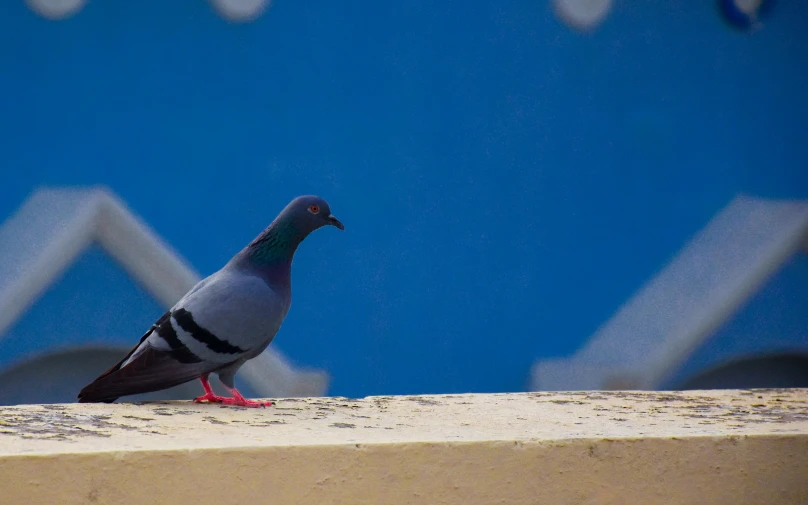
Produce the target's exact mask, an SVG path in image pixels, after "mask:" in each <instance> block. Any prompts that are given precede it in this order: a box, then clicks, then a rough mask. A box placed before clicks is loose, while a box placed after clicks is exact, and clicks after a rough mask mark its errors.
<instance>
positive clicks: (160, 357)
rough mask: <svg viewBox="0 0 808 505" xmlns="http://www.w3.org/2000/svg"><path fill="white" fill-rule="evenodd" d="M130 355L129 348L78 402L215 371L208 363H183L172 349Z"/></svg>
mask: <svg viewBox="0 0 808 505" xmlns="http://www.w3.org/2000/svg"><path fill="white" fill-rule="evenodd" d="M131 355H132V353H131V352H130V353H129V354H128V355H127V356H126V357H125V358H123V359H122V360H121V361H120V362H119V363H117V364H116V365H115V366H113V367H112V368H110V369H109V370H107V371H106V372H104V373H102V374H101V375H100V376H99V377H98V378H97V379H95V380H94V381H93V382H91V383H90V384H88V385H87V386H85V387H84V389H82V390H81V391H80V392H79V395H78V401H79V403H96V402H105V403H110V402H113V401H115V400H117V399H118V398H120V397H121V396H129V395H136V394H140V393H151V392H153V391H160V390H162V389H168V388H170V387H174V386H178V385H180V384H183V383H185V382H188V381H191V380H194V379H197V378H199V377H201V376H202V375H203V374H206V373H209V372H212V371H214V370H212V369H211V364H209V363H205V362H197V363H182V362H180V361H178V360H177V359H175V358H174V357H173V356H172V355H171V353H170V352H166V351H159V350H156V349H153V348H148V349H145V350H144V351H143V352H141V353H139V354H138V355H137V357H136V358H135V359H133V360H131V361H129V362H127V360H128V359H129V357H130V356H131ZM124 363H126V364H125V365H124Z"/></svg>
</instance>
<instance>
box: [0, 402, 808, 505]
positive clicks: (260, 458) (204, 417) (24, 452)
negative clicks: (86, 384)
mask: <svg viewBox="0 0 808 505" xmlns="http://www.w3.org/2000/svg"><path fill="white" fill-rule="evenodd" d="M0 503H2V504H57V503H58V504H78V503H99V504H101V503H110V504H113V503H114V504H118V503H168V504H185V503H189V504H194V505H199V504H206V503H215V504H225V503H238V504H241V505H243V504H249V503H278V504H286V503H301V504H317V505H324V504H330V503H345V504H365V503H368V504H371V503H373V504H376V503H396V504H406V503H413V504H433V503H446V504H463V505H474V504H489V503H509V504H511V503H512V504H538V503H541V504H556V503H558V504H562V503H563V504H573V503H574V504H578V503H581V504H625V503H642V504H644V505H647V504H657V503H659V504H666V505H669V504H679V503H682V504H684V503H687V504H694V503H705V504H707V503H709V504H722V503H728V504H729V503H731V504H733V505H737V504H775V503H776V504H792V503H793V504H798V503H799V504H805V503H808V390H805V389H802V390H799V389H798V390H755V391H701V392H686V393H658V392H580V393H566V394H557V393H520V394H493V395H442V396H413V397H368V398H364V399H360V400H353V399H347V398H309V399H281V400H279V401H278V405H277V406H276V407H271V408H268V409H260V410H248V409H238V408H230V407H222V406H217V405H196V404H193V403H190V402H171V403H149V404H141V405H138V404H126V403H122V404H112V405H106V404H82V405H77V404H73V405H31V406H17V407H0Z"/></svg>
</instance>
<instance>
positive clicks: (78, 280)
mask: <svg viewBox="0 0 808 505" xmlns="http://www.w3.org/2000/svg"><path fill="white" fill-rule="evenodd" d="M652 4H653V5H652ZM805 26H808V4H805V3H804V2H798V1H790V2H789V1H782V2H779V3H778V5H777V9H775V11H774V13H773V15H772V17H771V18H770V19H769V20H768V21H767V24H766V25H765V27H764V29H763V30H762V31H759V32H757V33H755V34H753V35H747V34H743V33H741V32H738V31H735V30H733V29H731V28H729V27H728V26H727V25H726V24H725V23H723V22H722V20H721V18H720V17H719V16H718V14H717V12H716V9H715V8H714V5H713V3H712V2H692V1H685V0H680V1H669V2H653V3H652V2H617V6H616V7H615V9H614V10H613V12H612V13H611V15H610V17H609V18H608V19H607V20H606V22H605V23H604V24H603V25H602V26H601V27H599V28H598V29H597V30H596V31H595V32H594V33H591V34H580V33H576V32H574V31H572V30H570V29H569V28H568V27H566V26H565V25H563V24H562V23H560V22H559V21H558V20H557V19H556V18H555V17H554V16H553V14H552V12H551V9H550V7H549V6H548V5H547V3H546V2H542V1H537V0H530V1H528V0H522V1H504V0H491V1H481V0H476V1H472V2H426V1H419V0H413V1H409V2H379V1H377V0H353V1H351V0H345V1H342V2H334V1H326V0H310V1H307V2H301V1H289V0H278V1H276V2H275V3H274V4H273V6H272V7H271V8H270V9H269V10H268V11H267V12H266V13H265V14H264V15H263V16H261V17H260V18H258V19H257V20H256V21H254V22H252V23H248V24H230V23H228V22H226V21H225V20H223V19H222V18H221V17H219V16H218V15H217V14H216V13H215V12H214V11H213V10H212V9H211V7H210V6H209V5H208V4H207V2H204V1H202V0H194V1H176V2H165V1H162V0H141V1H139V2H89V3H88V4H87V6H85V7H84V9H83V10H81V11H80V12H79V13H78V14H76V15H75V16H74V17H72V18H70V19H67V20H64V21H58V22H53V21H48V20H46V19H43V18H41V17H39V16H37V15H36V14H35V13H33V12H32V11H30V10H29V9H28V8H27V7H26V6H25V4H24V2H23V1H22V0H19V1H5V2H0V155H1V157H0V171H2V184H0V216H2V217H4V216H7V215H9V214H10V213H12V212H13V211H14V210H15V209H16V208H17V207H18V206H19V205H20V204H21V203H22V201H23V200H24V199H25V198H26V196H27V195H28V194H29V193H30V192H31V191H32V190H33V189H34V188H35V187H36V186H38V185H42V184H47V185H76V184H82V185H83V184H98V183H102V184H107V185H109V186H110V187H111V188H112V189H113V190H114V191H115V192H117V193H118V194H119V195H120V196H121V197H122V198H123V199H124V200H125V201H127V203H128V204H129V205H130V207H131V208H132V209H133V210H134V211H135V212H136V213H138V214H139V215H140V216H142V217H143V218H144V219H145V220H146V221H147V222H148V223H149V224H150V225H151V226H152V227H154V229H155V230H156V231H157V232H158V233H159V234H160V235H161V236H162V237H164V238H165V239H166V240H168V241H169V242H170V243H171V244H172V245H173V246H174V247H175V248H177V249H178V250H179V251H180V252H181V253H182V254H183V255H184V256H186V257H187V258H188V259H189V260H190V261H191V262H192V264H193V265H194V266H195V267H196V268H197V269H198V270H199V271H200V272H202V273H203V274H208V273H211V272H213V271H214V270H216V269H218V268H219V267H220V266H221V265H222V264H223V263H224V262H225V261H226V260H227V259H228V258H229V257H230V256H231V255H232V254H233V253H234V252H236V251H237V250H238V249H240V248H241V247H242V246H243V245H244V244H245V243H247V242H248V241H249V240H251V239H252V238H253V237H254V236H255V235H256V234H257V233H258V232H260V230H261V229H263V228H264V227H265V226H266V225H267V224H268V223H269V221H271V219H272V218H273V217H274V216H275V215H276V213H277V212H278V211H279V210H280V209H281V208H282V207H283V206H284V205H285V204H286V203H287V201H288V200H289V199H290V198H292V197H293V196H295V195H297V194H300V193H317V194H319V195H321V196H323V197H326V198H327V199H328V200H329V201H330V203H331V205H332V208H333V209H334V211H335V213H336V214H337V215H338V216H339V217H340V218H341V219H342V220H343V222H344V223H345V224H346V232H345V233H340V232H338V231H336V230H331V229H329V230H325V231H322V232H318V233H317V234H316V235H314V236H312V237H311V238H310V239H308V240H307V242H306V243H305V244H304V246H303V247H302V248H301V250H300V251H299V253H298V256H297V258H296V260H295V271H294V289H295V300H294V303H293V307H292V311H291V313H290V315H289V317H288V319H287V321H286V323H285V325H284V328H283V329H282V331H281V334H280V335H279V337H278V339H277V340H276V341H275V344H273V345H277V346H278V348H280V349H281V350H282V351H283V352H284V353H286V354H287V355H288V356H290V357H291V358H292V359H293V360H295V361H296V362H298V363H301V364H305V365H309V366H317V367H323V368H326V369H328V370H329V371H330V372H331V373H332V374H333V376H334V382H333V385H332V389H331V393H334V394H344V395H365V394H377V393H385V394H390V393H414V392H417V393H425V392H454V391H508V390H520V389H523V388H524V387H525V384H526V381H527V376H528V373H529V367H530V364H531V363H532V362H533V361H534V360H535V359H537V358H539V357H547V356H559V355H566V354H569V353H571V352H573V351H574V350H575V349H577V348H578V347H579V346H580V345H581V343H582V342H583V340H584V339H585V338H587V337H588V336H589V335H590V334H591V333H592V332H593V331H594V330H595V329H596V328H597V326H598V325H599V324H601V323H602V322H603V321H605V320H606V319H607V318H608V317H609V316H610V315H611V314H612V313H613V312H614V311H615V310H616V309H617V307H618V306H619V305H620V304H621V303H622V302H623V301H624V300H625V299H626V298H628V297H629V296H630V295H631V294H632V293H633V292H634V291H635V290H636V289H637V288H638V287H639V286H640V285H641V284H642V283H643V282H644V281H645V280H647V279H648V278H649V277H650V276H652V275H653V274H654V273H655V271H656V270H657V269H659V268H660V267H662V266H663V265H664V264H665V263H666V262H667V261H668V260H669V259H670V258H671V257H672V256H673V255H674V254H675V252H676V251H677V249H678V248H679V247H681V246H682V245H683V243H684V242H685V241H686V240H687V239H688V238H689V237H690V236H691V235H692V234H693V233H694V232H695V231H697V230H698V229H699V228H701V227H702V226H703V225H704V224H705V223H706V222H707V220H708V219H709V218H710V217H711V216H712V215H713V214H714V213H716V212H717V211H718V210H720V209H721V208H722V207H723V206H724V205H725V204H726V203H727V202H728V201H729V200H730V199H731V198H732V196H733V195H734V194H736V193H737V192H748V193H752V194H755V195H760V196H769V197H800V198H806V197H808V141H807V140H808V116H806V114H805V112H806V111H808V63H806V60H805V56H806V48H808V32H806V30H805ZM91 254H100V253H97V252H95V253H91ZM83 261H84V260H83ZM798 261H804V260H803V259H801V260H798ZM802 265H804V263H802ZM110 268H112V269H114V267H111V266H110V265H108V264H107V263H105V262H104V261H98V262H94V261H91V260H88V261H85V262H84V263H82V264H81V265H80V269H79V271H78V273H75V272H74V273H72V274H69V275H68V276H67V277H66V278H65V279H64V280H63V281H62V282H61V283H60V284H59V285H58V286H56V287H54V289H53V290H52V291H51V292H50V293H49V294H48V295H47V296H46V298H45V300H43V304H52V305H51V306H54V307H65V306H68V307H69V306H86V299H85V298H75V296H76V295H75V294H71V293H75V291H76V290H79V289H82V288H84V287H85V283H86V282H90V287H95V288H97V289H99V290H103V289H110V286H113V287H114V289H118V288H120V289H121V290H122V291H121V293H128V294H123V295H120V296H123V297H124V298H125V299H126V300H128V302H127V303H126V310H125V311H122V315H121V317H120V318H117V319H115V320H114V321H109V322H108V324H105V323H104V322H103V321H104V320H105V319H104V318H99V319H97V320H96V319H94V320H93V322H92V324H94V325H96V326H97V327H95V328H92V329H89V330H88V328H87V327H86V325H87V318H82V317H75V318H68V319H66V320H64V321H59V323H60V324H58V325H56V324H55V323H54V322H53V321H50V322H49V323H47V324H48V325H49V326H48V328H49V330H48V331H49V332H57V333H58V332H61V333H62V334H64V335H65V337H64V338H65V340H66V341H67V340H72V339H76V338H83V337H81V336H82V335H86V336H87V337H88V338H89V339H90V340H99V339H104V338H107V337H105V335H110V334H114V335H115V337H114V338H116V339H122V340H123V341H126V342H134V341H135V339H137V338H138V337H139V336H140V335H141V334H142V332H143V331H144V329H145V328H146V327H147V326H148V325H149V324H150V323H151V321H152V320H153V319H154V318H156V317H157V316H159V311H160V309H159V308H158V307H157V306H156V305H155V304H154V303H153V302H152V301H150V300H149V299H148V297H146V296H145V295H144V294H143V293H140V292H134V293H131V292H130V291H127V290H131V289H133V288H131V287H127V286H125V284H126V283H127V281H126V280H125V279H124V278H123V276H122V275H118V274H115V273H109V272H110V271H111V270H110ZM81 269H83V270H81ZM793 270H794V271H795V272H797V275H794V276H785V277H784V278H783V279H781V281H782V282H784V283H786V284H789V283H790V286H797V285H801V286H803V287H804V286H805V285H806V279H807V278H808V270H806V268H805V267H804V266H800V265H797V266H795V267H793ZM88 279H90V280H89V281H88ZM778 282H779V281H778ZM784 289H786V291H787V290H788V289H791V288H784ZM803 289H804V288H803ZM85 296H87V297H89V298H93V297H95V296H96V295H85ZM71 297H73V298H71ZM763 300H764V301H763V302H762V304H761V303H757V304H756V305H755V306H756V307H758V308H757V309H755V310H759V317H758V318H757V319H759V320H760V319H762V320H765V319H766V318H767V317H771V318H776V316H777V312H778V310H779V309H778V301H777V300H778V298H777V297H774V298H771V297H769V298H766V297H764V298H763ZM766 300H770V301H769V302H766ZM771 300H774V301H771ZM115 303H118V302H115ZM786 303H787V301H786ZM100 306H102V307H103V305H100ZM37 310H39V311H42V310H43V309H41V308H35V309H34V312H32V313H31V321H25V322H23V323H21V325H20V326H19V327H17V328H15V329H12V333H13V332H17V334H18V335H28V337H26V338H29V337H30V338H34V336H35V335H36V333H37V331H36V327H37V324H39V323H37V320H36V318H37V317H39V318H40V319H42V320H47V314H46V313H44V315H40V316H37V312H36V311H37ZM79 310H85V309H79ZM796 321H797V322H796V323H795V324H796V328H797V329H796V330H794V329H793V328H792V330H789V331H792V333H793V332H794V331H797V332H799V331H802V332H803V333H802V336H804V334H805V333H804V328H806V327H808V316H805V315H802V318H801V319H800V318H798V319H797V320H796ZM26 325H28V326H26ZM792 326H793V325H792ZM26 328H27V329H26ZM794 335H795V336H798V333H794ZM30 338H29V340H30ZM22 340H23V339H22V338H18V339H14V340H13V341H11V343H9V342H8V341H7V342H5V343H4V345H5V346H6V353H7V354H8V353H14V352H15V348H14V346H15V345H18V344H17V343H15V341H16V342H21V341H22ZM9 355H10V354H9Z"/></svg>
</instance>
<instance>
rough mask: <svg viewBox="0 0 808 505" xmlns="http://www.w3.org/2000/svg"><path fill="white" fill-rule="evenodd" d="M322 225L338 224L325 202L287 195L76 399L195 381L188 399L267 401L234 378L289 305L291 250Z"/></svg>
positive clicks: (258, 351) (251, 404)
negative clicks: (248, 393)
mask: <svg viewBox="0 0 808 505" xmlns="http://www.w3.org/2000/svg"><path fill="white" fill-rule="evenodd" d="M325 225H332V226H336V227H337V228H339V229H340V230H343V229H344V227H343V225H342V223H341V222H340V221H339V220H338V219H337V218H335V217H334V216H333V215H332V214H331V211H330V208H329V206H328V203H326V201H325V200H323V199H322V198H319V197H316V196H301V197H298V198H295V199H294V200H292V202H291V203H289V205H287V206H286V208H285V209H284V210H283V211H282V212H281V213H280V214H279V215H278V217H277V218H275V220H274V221H273V222H272V224H270V225H269V227H268V228H267V229H266V230H264V231H263V232H262V233H261V234H260V235H258V237H256V239H255V240H253V241H252V243H250V244H249V245H248V246H247V247H246V248H244V249H243V250H242V251H240V252H239V253H238V254H236V255H235V256H234V257H233V258H232V259H231V260H230V261H229V262H228V263H227V265H225V266H224V267H223V268H222V269H221V270H219V271H218V272H216V273H214V274H212V275H210V276H209V277H207V278H205V279H203V280H202V281H200V282H199V283H198V284H197V285H196V286H194V287H193V288H192V289H191V290H190V291H189V292H188V293H187V294H186V295H185V296H183V297H182V299H180V300H179V301H178V302H177V304H176V305H174V307H172V308H171V310H169V311H168V312H166V313H165V314H164V315H163V316H162V317H161V318H160V319H158V320H157V322H156V323H154V325H152V327H151V328H150V329H149V330H148V331H147V332H146V333H145V334H144V335H143V337H141V339H140V342H139V343H138V345H136V346H135V347H134V348H133V349H132V350H131V351H130V352H129V353H128V354H127V355H126V356H125V357H124V358H123V359H122V360H121V361H120V362H119V363H117V364H116V365H114V366H113V367H112V368H110V369H109V370H107V371H106V372H104V373H103V374H101V375H100V376H99V377H98V378H97V379H95V381H93V382H92V383H90V384H89V385H87V386H86V387H85V388H84V389H82V390H81V392H80V393H79V395H78V399H79V402H112V401H115V400H116V399H118V398H119V397H121V396H127V395H133V394H139V393H147V392H151V391H158V390H161V389H167V388H170V387H173V386H176V385H179V384H182V383H185V382H188V381H191V380H194V379H200V380H201V381H202V386H203V388H204V389H205V395H203V396H200V397H198V398H195V401H209V402H215V403H225V404H232V405H240V406H247V407H259V406H266V405H271V403H264V402H256V401H253V400H247V399H245V398H244V397H243V396H242V395H241V394H240V393H239V392H238V391H237V390H236V388H235V385H234V377H235V374H236V372H237V371H238V369H239V368H240V367H241V366H242V365H243V364H244V363H245V362H246V361H247V360H250V359H252V358H254V357H256V356H258V355H259V354H261V353H262V352H263V351H264V350H265V349H266V348H267V346H268V345H269V344H270V342H272V339H273V338H274V337H275V334H276V333H277V332H278V330H279V329H280V327H281V324H282V323H283V320H284V319H285V318H286V314H287V312H288V311H289V307H290V305H291V303H292V286H291V269H292V259H293V257H294V253H295V251H296V250H297V247H298V245H300V243H301V242H302V241H303V240H304V239H305V238H306V237H307V236H308V235H309V234H310V233H311V232H312V231H314V230H316V229H318V228H320V227H322V226H325ZM211 373H216V374H217V375H218V376H219V379H220V380H221V381H222V383H223V384H224V385H225V387H227V389H228V390H229V391H230V392H231V394H232V395H233V397H232V398H228V397H221V396H217V395H215V394H214V393H213V391H212V389H211V388H210V384H209V382H208V376H209V374H211Z"/></svg>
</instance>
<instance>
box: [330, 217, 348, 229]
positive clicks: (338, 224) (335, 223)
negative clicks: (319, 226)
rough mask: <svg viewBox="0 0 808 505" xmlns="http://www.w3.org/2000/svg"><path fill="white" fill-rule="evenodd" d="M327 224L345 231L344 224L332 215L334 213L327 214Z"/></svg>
mask: <svg viewBox="0 0 808 505" xmlns="http://www.w3.org/2000/svg"><path fill="white" fill-rule="evenodd" d="M328 224H330V225H333V226H336V227H337V228H339V229H340V230H343V231H345V226H344V225H343V224H342V223H341V222H340V220H339V219H337V218H336V217H334V214H331V215H329V216H328Z"/></svg>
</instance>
